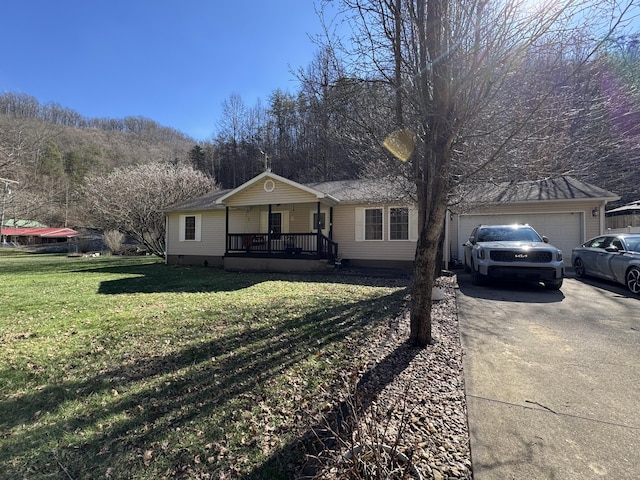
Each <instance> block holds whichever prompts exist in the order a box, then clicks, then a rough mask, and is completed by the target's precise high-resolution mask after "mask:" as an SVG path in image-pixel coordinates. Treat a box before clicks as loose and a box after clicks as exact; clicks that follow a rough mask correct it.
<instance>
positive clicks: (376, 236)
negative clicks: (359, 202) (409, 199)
mask: <svg viewBox="0 0 640 480" xmlns="http://www.w3.org/2000/svg"><path fill="white" fill-rule="evenodd" d="M383 227H384V215H383V209H382V208H365V210H364V239H365V240H382V232H383V231H384V228H383Z"/></svg>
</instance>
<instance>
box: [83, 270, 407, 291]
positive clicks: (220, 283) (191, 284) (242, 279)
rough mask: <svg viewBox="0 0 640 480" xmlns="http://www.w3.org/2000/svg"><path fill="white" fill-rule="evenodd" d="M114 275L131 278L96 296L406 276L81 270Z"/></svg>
mask: <svg viewBox="0 0 640 480" xmlns="http://www.w3.org/2000/svg"><path fill="white" fill-rule="evenodd" d="M91 271H93V272H96V273H114V274H123V275H130V276H131V277H129V278H122V279H117V280H109V281H104V282H102V283H101V284H100V287H99V289H98V293H99V294H102V295H119V294H123V293H162V292H184V293H202V292H228V291H234V290H242V289H244V288H249V287H251V286H253V285H256V284H259V283H262V282H266V281H273V280H283V281H300V282H327V283H341V284H349V285H361V286H377V287H382V286H400V285H406V283H407V281H408V275H407V274H402V273H401V272H397V275H393V274H389V273H388V272H380V271H377V270H375V269H371V270H359V271H357V272H355V273H354V272H352V271H350V272H348V273H346V272H345V273H344V274H342V273H341V272H340V271H332V272H330V273H329V272H328V273H309V274H304V273H302V274H301V273H296V274H286V273H240V272H229V271H226V270H223V269H221V268H217V267H210V268H205V267H200V266H193V267H189V266H174V265H164V264H159V263H156V264H146V265H130V266H127V265H123V266H112V265H110V266H107V267H104V268H98V269H92V270H83V272H91Z"/></svg>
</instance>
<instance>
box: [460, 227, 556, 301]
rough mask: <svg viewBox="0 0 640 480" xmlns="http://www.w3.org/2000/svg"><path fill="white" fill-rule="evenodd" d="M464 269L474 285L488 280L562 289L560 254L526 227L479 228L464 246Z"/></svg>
mask: <svg viewBox="0 0 640 480" xmlns="http://www.w3.org/2000/svg"><path fill="white" fill-rule="evenodd" d="M464 269H465V271H466V272H471V281H472V283H473V284H474V285H479V284H482V283H484V281H485V280H486V279H487V278H493V279H505V280H522V281H532V282H542V283H544V286H545V287H546V288H548V289H551V290H557V289H559V288H560V287H561V286H562V279H563V277H564V261H563V260H562V252H561V251H560V250H558V249H557V248H556V247H554V246H553V245H551V244H549V240H548V239H547V238H546V237H541V236H540V235H538V232H536V231H535V230H534V229H533V228H531V227H530V226H529V225H478V226H477V227H475V228H474V229H473V232H471V236H470V237H469V241H468V242H467V243H465V244H464Z"/></svg>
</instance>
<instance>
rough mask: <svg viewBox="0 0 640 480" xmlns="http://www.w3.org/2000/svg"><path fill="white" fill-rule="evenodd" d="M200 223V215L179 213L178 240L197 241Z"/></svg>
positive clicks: (198, 239)
mask: <svg viewBox="0 0 640 480" xmlns="http://www.w3.org/2000/svg"><path fill="white" fill-rule="evenodd" d="M201 223H202V222H201V217H200V215H180V241H181V242H199V241H200V231H201Z"/></svg>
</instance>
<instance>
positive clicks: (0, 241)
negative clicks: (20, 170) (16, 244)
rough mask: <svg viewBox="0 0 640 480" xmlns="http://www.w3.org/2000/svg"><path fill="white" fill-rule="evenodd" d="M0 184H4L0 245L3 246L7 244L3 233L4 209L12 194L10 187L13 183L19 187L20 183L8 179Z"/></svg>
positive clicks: (0, 218)
mask: <svg viewBox="0 0 640 480" xmlns="http://www.w3.org/2000/svg"><path fill="white" fill-rule="evenodd" d="M0 182H3V183H4V188H3V189H2V211H0V245H2V244H4V242H5V236H4V234H3V233H2V228H3V227H4V208H5V204H6V201H7V195H8V194H10V193H11V190H9V185H10V184H12V183H13V184H16V185H17V184H18V183H19V182H16V181H15V180H9V179H8V178H0ZM14 221H15V219H14Z"/></svg>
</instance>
